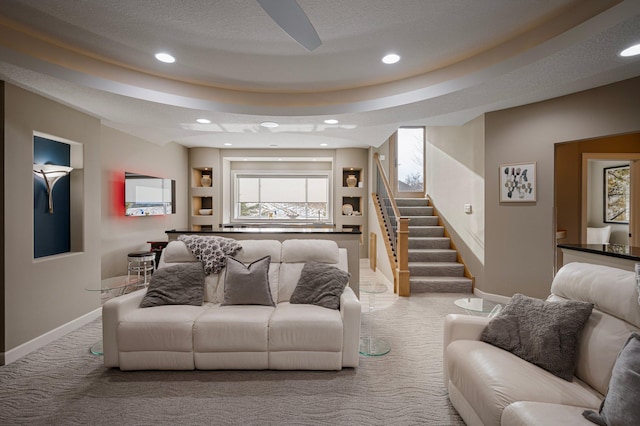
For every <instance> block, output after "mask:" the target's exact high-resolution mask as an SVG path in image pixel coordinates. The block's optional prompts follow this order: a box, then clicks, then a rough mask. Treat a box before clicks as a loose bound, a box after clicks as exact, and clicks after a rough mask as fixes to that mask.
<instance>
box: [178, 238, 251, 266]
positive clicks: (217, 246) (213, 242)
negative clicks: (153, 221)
mask: <svg viewBox="0 0 640 426" xmlns="http://www.w3.org/2000/svg"><path fill="white" fill-rule="evenodd" d="M178 240H179V241H182V242H184V243H185V245H186V246H187V247H188V248H189V250H191V252H192V253H193V255H194V256H195V257H196V258H197V259H198V260H199V261H200V262H202V265H203V266H204V272H205V274H206V275H209V274H214V273H216V272H220V271H221V270H222V268H224V265H225V262H226V260H227V256H233V255H234V254H236V252H237V251H238V250H240V249H241V248H242V246H241V245H240V243H238V242H237V241H236V240H234V239H231V238H224V237H215V236H203V235H180V236H179V237H178Z"/></svg>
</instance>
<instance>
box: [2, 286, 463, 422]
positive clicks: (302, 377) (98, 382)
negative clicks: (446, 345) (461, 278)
mask: <svg viewBox="0 0 640 426" xmlns="http://www.w3.org/2000/svg"><path fill="white" fill-rule="evenodd" d="M460 297H462V295H460V294H435V295H434V294H417V295H414V296H411V297H410V298H399V299H397V300H395V302H394V303H392V304H390V305H389V306H386V307H384V308H383V309H380V310H378V311H376V312H375V315H376V317H375V330H376V331H375V332H376V335H377V336H379V337H384V338H385V339H387V340H388V341H389V342H390V343H391V346H392V349H391V352H390V353H389V354H387V355H385V356H381V357H363V356H361V359H360V367H359V368H357V369H345V370H342V371H338V372H317V371H312V372H305V371H186V372H174V371H142V372H121V371H119V370H117V369H116V370H114V369H106V368H104V367H103V366H102V357H96V356H93V355H91V354H90V353H89V351H88V348H89V346H90V345H91V344H93V343H95V341H97V340H99V339H100V337H101V324H100V322H99V320H97V321H94V322H92V323H91V324H88V325H87V326H84V327H82V328H81V329H79V330H77V331H75V332H73V333H70V334H68V335H67V336H65V337H63V338H61V339H59V340H57V341H55V342H53V343H51V344H49V345H47V346H45V347H44V348H42V349H40V350H38V351H36V352H33V353H31V354H29V355H27V356H26V357H24V358H22V359H20V360H18V361H16V362H14V363H12V364H9V365H6V366H3V367H0V424H1V425H19V424H29V425H45V424H46V425H69V424H95V425H113V424H127V425H129V424H132V425H159V424H162V425H165V424H166V425H200V424H212V425H214V424H215V425H318V424H331V425H360V424H372V425H414V424H415V425H417V424H423V425H424V424H426V425H462V424H464V423H463V422H462V419H461V418H460V417H459V416H458V415H457V413H456V412H455V409H454V408H453V407H452V406H451V404H450V403H449V400H448V398H447V393H446V390H445V388H444V386H443V384H442V323H443V319H444V316H445V315H446V314H447V313H451V312H460V310H459V309H458V308H456V307H455V306H454V305H453V301H454V300H455V299H457V298H460ZM368 322H369V314H364V315H363V331H366V330H368V328H367V327H368V326H369V324H368Z"/></svg>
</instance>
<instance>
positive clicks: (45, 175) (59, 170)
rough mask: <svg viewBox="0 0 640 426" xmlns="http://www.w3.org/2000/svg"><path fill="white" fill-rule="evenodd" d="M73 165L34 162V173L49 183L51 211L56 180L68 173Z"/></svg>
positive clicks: (51, 210)
mask: <svg viewBox="0 0 640 426" xmlns="http://www.w3.org/2000/svg"><path fill="white" fill-rule="evenodd" d="M71 170H73V167H68V166H59V165H57V164H34V165H33V174H34V175H36V176H37V177H39V178H40V179H42V180H44V183H45V185H47V194H48V195H49V213H53V197H52V195H51V194H52V192H53V187H54V185H55V184H56V182H57V181H58V180H59V179H60V178H61V177H63V176H66V175H68V174H69V173H70V172H71Z"/></svg>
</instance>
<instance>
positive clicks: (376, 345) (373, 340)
mask: <svg viewBox="0 0 640 426" xmlns="http://www.w3.org/2000/svg"><path fill="white" fill-rule="evenodd" d="M360 291H361V292H362V293H367V294H368V295H369V327H370V331H369V336H368V337H361V338H360V353H361V354H362V355H365V356H381V355H385V354H387V353H389V351H390V350H391V344H390V343H389V342H387V341H386V340H384V339H380V338H378V337H374V336H375V334H374V323H375V314H374V313H375V304H376V294H382V293H385V292H386V291H387V286H386V285H384V284H381V283H372V282H369V281H363V282H361V283H360Z"/></svg>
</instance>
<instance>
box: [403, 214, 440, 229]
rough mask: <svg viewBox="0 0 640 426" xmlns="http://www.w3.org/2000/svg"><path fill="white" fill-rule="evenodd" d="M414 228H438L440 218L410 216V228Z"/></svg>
mask: <svg viewBox="0 0 640 426" xmlns="http://www.w3.org/2000/svg"><path fill="white" fill-rule="evenodd" d="M413 226H438V216H409V228H411V227H413Z"/></svg>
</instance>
